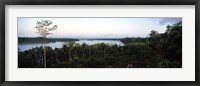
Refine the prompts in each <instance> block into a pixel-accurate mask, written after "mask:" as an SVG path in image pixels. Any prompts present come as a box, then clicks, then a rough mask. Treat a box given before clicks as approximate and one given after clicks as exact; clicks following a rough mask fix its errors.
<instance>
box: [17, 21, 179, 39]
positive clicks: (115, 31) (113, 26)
mask: <svg viewBox="0 0 200 86" xmlns="http://www.w3.org/2000/svg"><path fill="white" fill-rule="evenodd" d="M41 19H43V20H51V21H52V22H53V23H52V26H53V25H57V26H58V28H57V31H53V32H52V34H51V35H49V36H48V37H52V38H123V37H147V36H148V34H149V33H150V31H151V30H156V31H158V32H160V33H163V32H165V30H166V26H167V25H172V24H175V23H177V22H180V21H182V18H18V37H38V36H39V35H38V34H37V33H35V32H36V28H34V27H35V26H36V21H41Z"/></svg>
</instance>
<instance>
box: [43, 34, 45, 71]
mask: <svg viewBox="0 0 200 86" xmlns="http://www.w3.org/2000/svg"><path fill="white" fill-rule="evenodd" d="M45 39H46V37H44V42H43V43H44V45H43V49H44V68H46V49H45Z"/></svg>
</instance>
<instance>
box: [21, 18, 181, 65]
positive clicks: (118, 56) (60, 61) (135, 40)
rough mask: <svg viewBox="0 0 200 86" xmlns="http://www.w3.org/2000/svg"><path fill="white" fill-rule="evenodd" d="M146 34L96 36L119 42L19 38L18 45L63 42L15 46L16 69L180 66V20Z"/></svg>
mask: <svg viewBox="0 0 200 86" xmlns="http://www.w3.org/2000/svg"><path fill="white" fill-rule="evenodd" d="M146 35H148V36H147V37H124V38H116V39H105V38H101V39H98V40H115V41H116V40H117V41H119V42H120V43H122V45H119V44H109V43H96V44H87V43H82V44H80V43H76V41H80V40H79V39H78V38H77V39H76V38H74V39H68V38H57V39H52V38H46V39H45V38H43V37H41V38H18V44H23V43H25V44H28V43H30V42H31V43H40V42H44V41H45V43H50V42H56V41H62V42H66V43H64V44H63V45H62V47H60V48H52V47H50V46H42V45H41V46H37V47H34V48H31V49H28V50H24V51H21V50H20V49H18V68H44V64H46V66H45V67H46V68H182V22H178V23H176V24H173V25H167V26H166V30H165V32H164V33H159V32H158V31H156V30H151V31H150V32H149V34H146ZM90 40H92V39H90ZM93 40H95V38H94V39H93ZM44 49H45V51H44ZM44 52H45V53H46V54H45V59H44ZM44 60H45V62H44Z"/></svg>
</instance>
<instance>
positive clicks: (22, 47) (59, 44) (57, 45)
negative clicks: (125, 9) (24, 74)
mask: <svg viewBox="0 0 200 86" xmlns="http://www.w3.org/2000/svg"><path fill="white" fill-rule="evenodd" d="M65 43H66V42H54V43H46V44H45V45H46V46H50V47H51V48H53V49H55V48H61V47H62V46H63V45H64V44H65ZM75 43H78V44H80V45H81V44H83V43H86V44H88V45H93V44H98V43H106V44H117V45H123V43H121V42H120V41H118V40H79V41H75ZM40 46H42V43H28V44H19V45H18V48H19V49H20V51H25V50H28V49H31V48H35V47H40Z"/></svg>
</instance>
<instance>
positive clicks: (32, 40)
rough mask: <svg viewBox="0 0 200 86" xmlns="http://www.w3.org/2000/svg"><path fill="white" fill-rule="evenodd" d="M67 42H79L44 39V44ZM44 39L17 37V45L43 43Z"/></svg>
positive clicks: (67, 39)
mask: <svg viewBox="0 0 200 86" xmlns="http://www.w3.org/2000/svg"><path fill="white" fill-rule="evenodd" d="M57 41H58V42H68V41H79V40H78V39H72V38H46V40H45V42H46V43H49V42H57ZM43 42H44V38H43V37H37V38H28V37H19V38H18V43H19V44H25V43H43Z"/></svg>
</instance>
